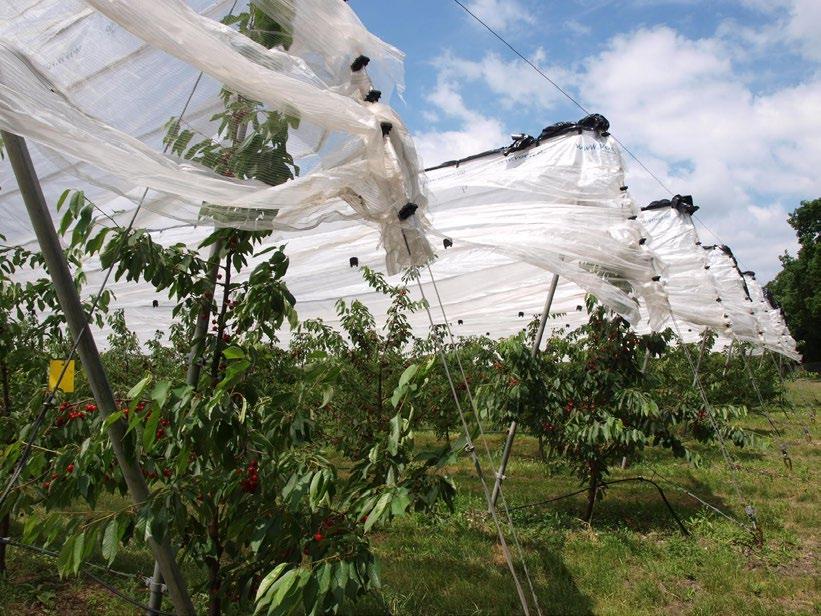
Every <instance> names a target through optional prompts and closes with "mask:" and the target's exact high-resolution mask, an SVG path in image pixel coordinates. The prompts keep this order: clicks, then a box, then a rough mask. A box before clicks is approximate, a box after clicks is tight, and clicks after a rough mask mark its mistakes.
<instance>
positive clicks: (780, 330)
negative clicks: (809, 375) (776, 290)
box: [743, 272, 801, 361]
mask: <svg viewBox="0 0 821 616" xmlns="http://www.w3.org/2000/svg"><path fill="white" fill-rule="evenodd" d="M743 275H744V281H745V283H746V285H747V290H748V291H749V293H750V298H751V299H752V306H753V313H754V315H755V318H756V322H757V323H758V328H759V333H760V335H761V337H762V338H763V339H764V346H765V347H766V348H767V349H769V350H770V351H773V352H775V353H781V354H782V355H784V356H786V357H789V358H790V359H793V360H795V361H801V355H800V354H799V353H798V351H797V350H796V348H795V340H794V339H793V337H792V336H790V332H789V330H788V329H787V326H786V324H785V323H784V320H783V317H782V316H781V311H780V310H777V309H775V308H773V307H772V306H771V305H770V302H769V301H768V300H767V298H766V297H765V296H764V291H763V289H762V288H761V286H760V285H759V284H758V281H757V280H756V279H755V274H754V273H753V272H744V273H743Z"/></svg>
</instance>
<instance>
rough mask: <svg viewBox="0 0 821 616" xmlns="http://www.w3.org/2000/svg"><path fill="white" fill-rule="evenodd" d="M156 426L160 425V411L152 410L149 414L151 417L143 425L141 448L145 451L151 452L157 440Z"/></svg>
mask: <svg viewBox="0 0 821 616" xmlns="http://www.w3.org/2000/svg"><path fill="white" fill-rule="evenodd" d="M158 425H160V411H159V409H154V410H153V412H152V413H151V417H149V418H148V421H147V422H146V423H145V428H143V448H144V449H145V450H146V451H151V448H152V447H153V446H154V442H155V441H156V440H157V426H158Z"/></svg>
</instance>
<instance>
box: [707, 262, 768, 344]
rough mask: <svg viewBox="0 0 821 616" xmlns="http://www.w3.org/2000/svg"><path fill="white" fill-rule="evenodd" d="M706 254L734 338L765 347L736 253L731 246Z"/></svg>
mask: <svg viewBox="0 0 821 616" xmlns="http://www.w3.org/2000/svg"><path fill="white" fill-rule="evenodd" d="M704 250H705V253H706V255H707V263H708V265H709V266H710V275H711V276H712V278H713V280H714V281H715V285H716V289H718V293H719V299H720V300H721V301H720V302H719V303H720V304H721V307H722V308H723V309H724V313H725V314H726V315H727V317H728V318H729V319H730V326H731V328H732V336H733V338H734V339H736V340H739V341H741V342H750V343H752V344H754V345H756V346H761V345H762V344H763V339H762V337H761V336H760V335H759V333H758V331H759V330H758V323H757V321H756V318H755V313H754V312H753V306H752V300H751V299H750V297H749V294H748V292H747V285H746V284H745V283H744V278H743V277H742V276H741V272H739V270H738V265H737V264H736V261H735V257H733V253H732V251H731V250H730V249H729V248H728V247H727V246H705V247H704Z"/></svg>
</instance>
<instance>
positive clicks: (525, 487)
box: [0, 380, 821, 616]
mask: <svg viewBox="0 0 821 616" xmlns="http://www.w3.org/2000/svg"><path fill="white" fill-rule="evenodd" d="M790 396H791V399H792V400H793V402H794V403H795V404H796V412H795V414H791V415H789V416H787V414H786V413H782V412H781V411H780V410H775V409H773V410H772V412H773V414H774V416H775V419H776V421H777V422H779V423H780V424H781V426H782V427H784V428H785V431H786V438H785V440H786V441H787V443H788V445H789V454H790V457H791V459H792V465H793V468H792V470H789V469H788V468H787V467H786V466H785V464H784V462H783V461H782V459H781V455H780V453H779V450H778V445H779V443H780V442H781V441H780V439H779V440H775V439H773V438H772V435H771V431H770V428H769V425H768V424H767V422H766V420H765V419H764V418H763V417H760V416H758V415H756V416H753V417H751V418H750V419H749V421H748V427H749V428H751V429H753V430H755V431H756V432H758V433H759V434H760V435H761V436H762V439H761V447H760V448H758V449H755V450H750V451H738V450H735V451H734V452H733V453H734V454H735V455H736V457H737V459H738V462H739V464H740V466H739V467H738V469H737V470H735V471H730V470H729V469H728V468H727V466H726V464H724V462H723V460H722V459H721V456H720V454H719V452H718V450H717V449H716V448H707V449H703V450H702V451H701V453H702V455H703V456H704V458H705V464H704V466H703V467H702V468H698V469H696V468H693V467H691V466H689V465H687V464H686V463H685V462H683V461H680V460H674V459H672V458H671V457H670V455H669V454H668V453H667V452H664V451H655V450H651V451H649V452H648V455H647V456H646V458H645V459H644V460H642V461H640V462H637V463H636V464H634V465H632V466H629V467H628V468H626V469H623V470H622V469H618V470H616V471H614V473H613V475H612V478H614V479H616V478H619V477H630V476H636V475H643V476H645V477H649V478H657V477H658V476H659V475H660V476H663V477H665V478H668V479H671V480H673V481H675V482H676V484H678V485H681V486H684V487H685V488H686V489H688V490H690V491H691V492H693V493H694V494H697V495H698V496H700V497H701V498H702V499H704V500H705V501H707V502H709V503H711V504H713V505H714V506H716V507H718V508H719V509H721V510H723V511H725V512H727V513H728V514H729V515H730V516H732V517H733V518H734V519H735V520H736V521H738V522H745V521H746V517H745V515H744V504H746V500H749V501H750V502H752V503H753V504H754V505H755V507H756V509H757V517H758V521H759V523H760V526H761V527H762V529H763V533H764V544H763V545H762V546H757V545H756V544H755V542H754V541H753V540H752V538H751V535H750V534H749V533H748V532H746V531H744V530H743V529H742V528H740V527H739V526H738V524H737V523H736V522H734V521H731V520H728V519H726V518H724V517H722V516H720V515H718V514H716V513H714V512H712V511H711V510H709V509H707V508H706V507H704V506H702V505H701V504H700V503H699V502H697V501H695V500H694V499H692V498H691V497H690V496H688V495H687V494H685V493H684V492H682V491H681V490H679V489H678V488H676V487H674V486H672V485H670V484H666V483H663V482H660V485H662V487H663V488H664V490H665V493H666V495H667V497H668V499H669V500H670V502H671V503H672V505H673V507H674V508H675V510H676V511H677V512H678V514H679V516H680V517H681V518H682V519H683V521H684V523H685V525H686V526H687V528H688V529H689V530H690V532H691V536H690V537H685V536H683V535H682V533H681V532H680V531H679V530H678V527H677V526H676V524H675V522H674V520H673V519H672V518H671V516H670V514H669V512H668V511H667V509H666V507H665V506H664V504H663V502H662V501H661V499H660V498H659V496H658V493H657V492H656V490H655V488H653V487H652V485H649V484H643V483H625V484H620V485H618V486H613V487H612V488H611V489H610V490H609V491H608V493H607V495H606V496H605V498H604V499H603V500H602V501H600V502H599V503H598V504H597V507H596V511H595V514H594V519H593V524H592V527H589V526H587V525H586V524H584V523H582V522H581V521H580V520H579V518H578V516H579V515H580V514H581V512H582V510H583V506H584V502H583V501H584V495H583V494H582V495H579V496H576V497H572V498H569V499H565V500H562V501H558V502H555V503H551V504H548V505H544V506H536V507H529V508H524V509H519V510H516V511H514V512H513V514H512V515H513V521H514V523H515V526H516V529H517V532H518V539H519V542H520V544H521V548H522V551H523V553H524V556H525V562H526V563H527V567H528V570H529V572H530V576H531V578H532V581H533V586H534V588H535V589H536V594H537V596H538V599H539V604H540V606H541V610H542V612H543V613H544V614H562V615H572V614H601V615H608V614H612V615H616V614H618V615H621V614H692V615H694V616H695V615H707V614H722V615H725V614H728V615H732V614H739V615H741V614H743V615H745V616H746V615H758V614H760V615H769V614H818V613H819V612H821V601H819V597H821V594H820V593H819V585H818V579H819V575H818V564H817V551H818V547H819V544H818V527H819V507H818V502H819V499H818V496H819V494H818V487H819V485H821V484H819V477H818V462H819V453H818V428H817V425H816V423H815V419H814V415H815V412H816V411H817V410H818V408H819V407H821V381H817V380H815V381H813V380H802V381H797V382H795V383H792V384H791V388H790ZM803 425H807V426H808V427H809V429H810V432H811V436H812V442H808V440H807V439H806V438H805V436H804V435H803V431H802V430H803ZM502 439H503V435H497V434H494V435H490V436H489V437H488V441H489V443H488V444H489V446H490V449H491V451H493V452H498V451H499V450H500V449H501V441H502ZM419 441H420V445H421V446H424V445H425V444H433V439H432V436H430V435H427V434H422V435H420V437H419ZM480 448H481V449H483V447H480ZM485 466H486V473H487V475H488V476H492V472H488V471H487V467H489V464H487V463H485ZM450 471H451V473H452V475H453V477H454V479H455V481H456V483H457V486H458V488H459V496H458V498H457V503H456V512H455V513H454V514H453V515H442V516H438V517H436V516H433V517H431V516H421V515H413V516H408V517H406V518H403V519H400V520H397V521H396V522H395V523H394V524H392V525H391V526H390V527H388V528H386V529H385V530H383V531H381V532H379V533H378V534H377V535H376V536H375V545H376V550H377V553H378V555H379V557H380V560H381V563H382V584H383V593H382V598H381V599H377V598H368V599H367V600H365V601H363V602H362V603H360V604H358V605H357V606H355V607H354V608H351V610H350V611H349V612H348V613H351V614H357V615H359V614H361V615H363V616H367V615H371V614H372V615H374V616H376V615H384V614H386V613H390V614H394V615H396V616H402V615H417V614H425V615H430V616H435V615H470V614H500V615H502V614H505V615H506V614H516V613H520V611H521V610H520V608H519V605H518V601H517V599H516V592H515V588H514V586H513V583H512V580H511V576H510V573H509V571H508V569H507V566H506V564H505V560H504V557H503V554H502V552H501V551H500V549H499V547H498V545H497V541H496V538H495V537H496V536H495V530H494V527H493V523H492V520H491V519H490V517H489V516H488V514H487V513H486V512H485V509H486V508H485V507H484V506H483V496H482V491H481V486H480V484H479V482H478V480H477V479H476V476H475V473H474V472H473V469H472V466H471V465H470V463H469V461H468V460H467V459H462V460H460V462H459V463H458V464H457V465H455V466H454V467H453V468H451V469H450ZM654 473H656V475H654ZM507 475H508V479H507V480H506V482H505V495H506V498H507V502H508V505H509V506H510V507H515V506H519V505H524V504H527V503H533V502H536V501H539V500H544V499H547V498H550V497H553V496H557V495H560V494H563V493H566V492H571V491H573V490H575V489H577V488H578V487H579V485H578V482H577V481H576V480H574V479H573V478H572V477H570V476H568V475H567V474H566V473H565V472H563V471H562V469H560V468H551V467H548V466H546V465H544V464H542V463H541V462H539V461H538V456H537V448H536V443H535V441H534V440H533V439H531V438H528V437H521V438H519V439H518V440H517V441H516V445H515V448H514V454H513V459H512V463H511V464H510V466H509V468H508V473H507ZM734 481H735V482H737V485H738V488H739V491H740V493H741V495H742V499H741V500H740V499H739V497H738V496H737V494H736V491H735V490H734V488H733V484H734ZM507 536H508V539H509V541H510V543H513V541H512V540H511V538H510V533H509V532H508V533H507ZM511 549H512V550H513V552H514V553H516V548H515V546H511ZM9 556H10V574H9V577H8V578H7V579H5V580H0V603H2V605H0V614H3V615H5V614H8V615H9V616H11V615H15V616H16V615H23V614H33V615H34V614H36V615H40V614H61V615H72V614H78V615H79V614H84V615H88V616H97V615H100V616H108V615H114V614H117V615H121V614H136V613H139V612H138V611H137V610H136V609H132V608H130V607H129V606H128V605H127V604H125V603H123V602H122V601H121V600H119V599H116V598H114V597H112V596H111V595H109V594H108V593H107V592H106V591H105V590H104V589H102V588H101V587H99V586H97V585H96V584H94V583H91V582H89V581H88V580H84V579H69V580H63V581H61V580H59V579H58V578H57V577H56V576H55V575H54V572H53V571H54V570H53V564H52V563H51V562H50V560H49V559H47V558H43V557H40V556H34V555H30V554H28V553H25V552H21V551H20V550H16V549H12V548H10V549H9ZM116 566H117V567H118V568H119V569H121V570H126V571H141V572H143V573H145V574H148V573H149V572H150V569H151V559H150V557H149V555H148V554H146V553H145V552H137V551H129V552H126V553H125V554H124V556H122V557H119V558H118V561H117V563H116ZM519 571H520V572H521V568H519ZM522 584H523V586H524V587H525V592H526V593H527V594H528V597H529V598H530V591H529V589H528V587H527V582H526V581H525V579H524V578H522ZM117 585H118V587H120V588H121V589H123V590H125V591H127V592H128V593H129V594H130V595H132V596H136V597H140V598H142V600H145V597H146V591H145V589H144V588H139V587H137V586H136V585H135V584H134V583H133V582H127V581H126V582H123V581H117ZM531 602H532V600H531ZM534 611H535V610H534Z"/></svg>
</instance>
